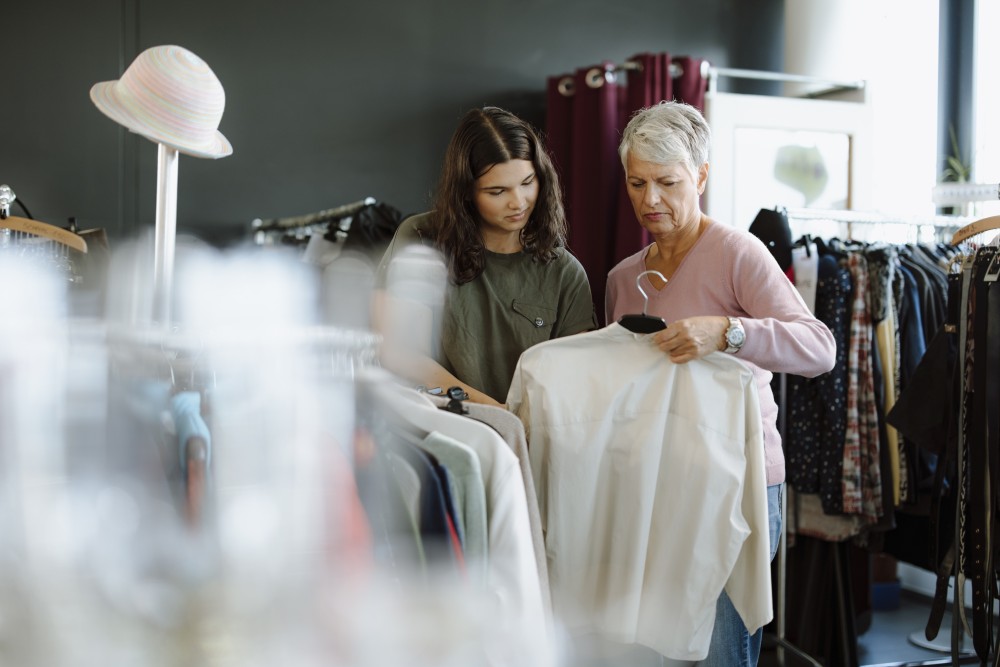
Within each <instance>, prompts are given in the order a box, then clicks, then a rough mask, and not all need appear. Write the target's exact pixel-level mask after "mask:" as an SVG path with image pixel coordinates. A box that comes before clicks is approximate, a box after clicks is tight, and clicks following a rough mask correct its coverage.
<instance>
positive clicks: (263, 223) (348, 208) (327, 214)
mask: <svg viewBox="0 0 1000 667" xmlns="http://www.w3.org/2000/svg"><path fill="white" fill-rule="evenodd" d="M374 203H375V198H374V197H365V198H364V199H360V200H358V201H356V202H351V203H350V204H344V205H342V206H337V207H335V208H328V209H324V210H322V211H317V212H315V213H307V214H306V215H295V216H290V217H286V218H272V219H268V220H262V219H260V218H257V219H255V220H253V222H251V223H250V226H251V230H252V231H253V232H254V233H256V232H268V231H287V230H290V229H295V228H298V227H309V226H310V225H318V224H323V223H327V222H333V221H335V220H340V219H341V218H346V217H347V216H349V215H354V214H355V213H357V212H358V211H360V210H361V209H363V208H364V207H365V206H371V205H372V204H374Z"/></svg>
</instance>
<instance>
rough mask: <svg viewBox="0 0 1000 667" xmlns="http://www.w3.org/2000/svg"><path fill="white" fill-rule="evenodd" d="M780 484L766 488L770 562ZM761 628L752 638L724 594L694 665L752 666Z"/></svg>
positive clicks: (777, 524) (775, 547) (775, 539)
mask: <svg viewBox="0 0 1000 667" xmlns="http://www.w3.org/2000/svg"><path fill="white" fill-rule="evenodd" d="M783 490H784V485H783V484H775V485H774V486H769V487H767V519H768V521H767V524H768V526H767V527H768V533H769V534H770V539H771V560H774V554H776V553H777V552H778V538H779V537H781V494H782V491H783ZM763 635H764V629H763V628H760V629H758V630H757V632H755V633H753V634H752V635H751V634H750V632H749V631H748V630H747V627H746V626H745V625H743V619H741V618H740V615H739V614H738V613H737V612H736V608H735V607H733V603H732V602H731V601H730V600H729V596H728V595H726V592H725V591H722V595H720V596H719V601H718V602H717V603H716V605H715V629H714V630H713V631H712V644H711V646H710V647H709V649H708V657H707V658H705V659H704V660H702V661H700V662H697V663H695V664H696V665H699V666H700V667H756V665H757V659H758V658H759V657H760V643H761V639H762V638H763Z"/></svg>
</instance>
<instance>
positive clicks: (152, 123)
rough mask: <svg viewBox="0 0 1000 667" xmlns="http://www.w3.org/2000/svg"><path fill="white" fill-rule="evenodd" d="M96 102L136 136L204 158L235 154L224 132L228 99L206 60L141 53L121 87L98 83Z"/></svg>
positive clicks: (180, 51) (182, 52) (168, 49)
mask: <svg viewBox="0 0 1000 667" xmlns="http://www.w3.org/2000/svg"><path fill="white" fill-rule="evenodd" d="M90 99H91V100H92V101H93V102H94V104H95V105H97V108H98V109H100V110H101V112H103V113H104V114H105V115H106V116H108V117H109V118H111V119H112V120H113V121H115V122H117V123H119V124H121V125H124V126H125V127H127V128H128V129H129V130H131V131H132V132H135V133H136V134H141V135H142V136H144V137H146V138H147V139H150V140H152V141H155V142H157V143H161V144H164V145H166V146H169V147H171V148H176V149H177V150H178V151H180V152H182V153H186V154H188V155H193V156H194V157H203V158H220V157H226V156H227V155H230V154H231V153H232V152H233V146H232V144H230V143H229V140H228V139H226V138H225V137H224V136H222V133H221V132H219V130H218V127H219V121H220V120H221V119H222V111H223V109H224V108H225V106H226V93H225V91H223V89H222V84H221V83H219V79H218V78H216V76H215V73H214V72H212V70H211V69H210V68H209V66H208V65H207V64H206V63H205V61H204V60H202V59H201V58H199V57H198V56H196V55H195V54H193V53H191V52H190V51H188V50H187V49H185V48H183V47H180V46H169V45H168V46H154V47H152V48H149V49H146V50H145V51H143V52H142V53H140V54H139V55H138V56H137V57H136V59H135V60H134V61H132V64H131V65H129V67H128V69H127V70H125V73H124V74H123V75H122V78H121V79H119V80H118V81H104V82H102V83H95V84H94V85H93V87H92V88H91V89H90Z"/></svg>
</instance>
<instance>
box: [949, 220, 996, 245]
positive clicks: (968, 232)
mask: <svg viewBox="0 0 1000 667" xmlns="http://www.w3.org/2000/svg"><path fill="white" fill-rule="evenodd" d="M991 229H1000V215H991V216H990V217H988V218H982V219H980V220H976V221H975V222H970V223H969V224H967V225H966V226H965V227H962V228H961V229H959V230H958V231H957V232H955V235H954V236H952V237H951V244H952V245H958V244H959V243H961V242H962V241H964V240H966V239H967V238H969V237H971V236H975V235H976V234H982V233H983V232H988V231H990V230H991Z"/></svg>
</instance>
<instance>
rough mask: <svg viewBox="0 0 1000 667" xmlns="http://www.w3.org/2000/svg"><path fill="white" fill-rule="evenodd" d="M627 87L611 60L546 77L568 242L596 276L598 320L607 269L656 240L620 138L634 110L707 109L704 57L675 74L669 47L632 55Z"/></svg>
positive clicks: (684, 63)
mask: <svg viewBox="0 0 1000 667" xmlns="http://www.w3.org/2000/svg"><path fill="white" fill-rule="evenodd" d="M629 60H630V62H632V63H633V64H634V65H635V67H631V68H629V69H628V70H627V72H628V73H627V75H626V77H625V79H626V82H625V84H626V85H624V86H622V85H620V84H619V79H617V78H616V77H615V76H614V75H613V73H614V71H615V66H614V65H613V64H612V63H602V64H600V65H595V66H593V67H584V68H580V69H578V70H576V72H575V73H574V74H572V75H563V76H555V77H550V78H549V79H548V81H547V93H546V97H547V101H548V111H547V116H546V124H545V130H546V135H547V136H546V141H547V144H548V148H549V151H550V152H551V154H552V158H553V161H554V162H555V163H556V169H557V170H558V171H559V177H560V179H561V180H562V186H563V192H564V195H565V199H564V201H565V204H566V216H567V220H568V222H569V247H570V249H571V250H572V251H573V253H574V254H575V255H576V256H577V258H578V259H579V260H580V262H581V263H582V264H583V267H584V269H586V271H587V277H588V278H589V279H590V287H591V290H592V292H593V296H594V306H595V310H596V312H597V319H598V322H599V323H601V324H602V325H603V324H605V322H604V286H605V283H606V282H607V275H608V271H610V270H611V269H612V268H613V267H614V265H615V264H617V263H618V262H619V261H621V260H622V259H624V258H625V257H627V256H629V255H631V254H633V253H635V252H638V251H639V250H641V249H642V248H644V247H645V246H646V245H648V244H649V243H650V241H651V239H650V238H649V235H648V234H647V233H646V231H645V230H644V229H642V227H641V226H639V222H638V221H637V220H636V218H635V213H634V212H633V211H632V205H631V203H630V202H629V199H628V196H627V194H626V191H625V176H624V172H623V171H622V167H621V160H620V159H619V158H618V141H619V140H620V138H621V132H622V130H623V129H624V128H625V125H626V124H627V123H628V120H629V118H631V117H632V114H633V113H635V112H636V111H638V110H639V109H641V108H643V107H646V106H649V105H652V104H656V103H658V102H661V101H663V100H669V99H674V98H676V99H680V100H682V101H685V102H688V103H689V104H692V105H694V106H696V107H698V108H699V109H702V108H703V105H704V97H705V87H706V83H707V82H706V81H705V80H704V78H703V77H702V76H701V61H700V60H698V59H695V58H677V59H674V61H673V62H675V63H677V64H680V65H681V67H683V70H684V71H683V74H682V75H681V76H680V77H678V79H674V78H673V77H671V74H670V65H671V58H670V55H669V54H667V53H641V54H638V55H636V56H634V57H632V58H630V59H629Z"/></svg>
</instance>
